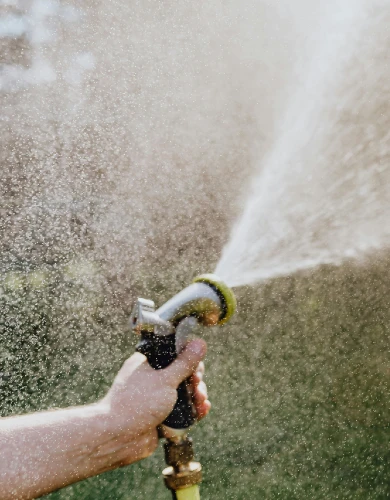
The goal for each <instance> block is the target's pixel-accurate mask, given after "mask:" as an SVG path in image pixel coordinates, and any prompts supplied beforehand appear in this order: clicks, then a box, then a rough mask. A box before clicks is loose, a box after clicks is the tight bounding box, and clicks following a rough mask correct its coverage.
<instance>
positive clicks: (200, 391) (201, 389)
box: [193, 382, 207, 403]
mask: <svg viewBox="0 0 390 500" xmlns="http://www.w3.org/2000/svg"><path fill="white" fill-rule="evenodd" d="M193 399H194V401H195V402H196V403H197V402H199V403H202V402H203V401H205V400H206V399H207V387H206V384H205V383H204V382H199V384H198V385H197V386H196V388H195V390H194V396H193Z"/></svg>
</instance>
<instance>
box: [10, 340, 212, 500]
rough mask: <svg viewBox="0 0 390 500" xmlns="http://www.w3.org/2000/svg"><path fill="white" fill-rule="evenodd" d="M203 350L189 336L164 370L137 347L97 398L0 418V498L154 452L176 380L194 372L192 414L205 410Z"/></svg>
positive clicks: (24, 495)
mask: <svg viewBox="0 0 390 500" xmlns="http://www.w3.org/2000/svg"><path fill="white" fill-rule="evenodd" d="M205 353H206V345H205V343H204V342H203V341H202V340H199V339H197V340H194V341H192V342H190V343H189V344H188V345H187V347H186V348H185V349H184V350H183V352H182V353H181V354H180V355H179V356H178V358H177V359H176V360H175V361H174V362H173V363H172V364H171V365H170V366H168V367H167V368H165V369H163V370H153V369H152V368H151V367H150V366H149V364H148V363H147V360H146V358H145V356H143V355H142V354H140V353H136V354H134V355H133V356H131V357H130V358H129V359H128V360H127V361H126V362H125V363H124V365H123V367H122V368H121V370H120V371H119V373H118V375H117V376H116V378H115V380H114V382H113V384H112V386H111V388H110V390H109V391H108V393H107V395H106V396H105V397H104V398H103V399H102V400H100V401H98V402H97V403H94V404H89V405H85V406H80V407H74V408H67V409H63V410H52V411H46V412H39V413H33V414H29V415H22V416H16V417H7V418H3V419H0V464H1V466H0V498H1V499H2V500H11V499H12V500H15V499H30V498H37V497H39V496H41V495H43V494H46V493H49V492H51V491H54V490H56V489H58V488H62V487H64V486H66V485H69V484H71V483H74V482H76V481H80V480H81V479H85V478H87V477H90V476H94V475H96V474H100V473H101V472H105V471H108V470H111V469H115V468H117V467H122V466H124V465H129V464H131V463H133V462H136V461H137V460H140V459H142V458H145V457H147V456H149V455H150V454H152V453H153V451H154V450H155V449H156V446H157V444H158V436H157V427H158V425H160V424H161V423H162V422H163V420H164V419H165V418H166V417H167V416H168V415H169V413H170V412H171V411H172V409H173V406H174V404H175V401H176V387H177V386H178V385H179V383H180V382H181V381H182V380H185V379H186V378H188V377H189V376H191V375H192V382H193V386H194V402H195V406H196V409H197V413H198V418H202V417H203V416H205V415H206V414H207V413H208V411H209V409H210V402H209V401H208V400H207V392H206V387H205V385H204V382H203V381H202V376H203V370H204V368H203V363H201V359H202V358H203V357H204V355H205Z"/></svg>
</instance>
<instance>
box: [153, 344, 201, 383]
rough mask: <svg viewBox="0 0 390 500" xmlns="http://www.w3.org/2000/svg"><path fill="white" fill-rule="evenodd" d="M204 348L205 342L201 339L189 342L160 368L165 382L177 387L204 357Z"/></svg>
mask: <svg viewBox="0 0 390 500" xmlns="http://www.w3.org/2000/svg"><path fill="white" fill-rule="evenodd" d="M206 350H207V348H206V342H204V341H203V340H201V339H195V340H192V341H191V342H189V343H188V344H187V346H186V347H185V349H184V350H183V352H181V353H180V354H179V356H178V357H177V359H176V360H175V361H174V362H173V363H172V364H170V365H169V366H167V368H164V369H163V370H161V372H163V373H162V375H163V377H164V379H165V381H166V383H167V384H169V385H172V386H174V387H177V386H178V385H179V384H180V382H182V381H183V380H185V379H186V378H188V377H189V376H190V375H191V374H192V373H193V372H194V370H195V369H196V367H197V366H198V364H199V362H200V361H201V360H202V358H204V356H205V354H206Z"/></svg>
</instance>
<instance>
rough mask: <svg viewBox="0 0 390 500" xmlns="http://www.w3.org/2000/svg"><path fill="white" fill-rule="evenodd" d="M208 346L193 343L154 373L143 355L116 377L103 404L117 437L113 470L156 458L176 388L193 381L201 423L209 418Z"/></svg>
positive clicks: (203, 343) (128, 361) (200, 341)
mask: <svg viewBox="0 0 390 500" xmlns="http://www.w3.org/2000/svg"><path fill="white" fill-rule="evenodd" d="M205 354H206V344H205V342H204V341H202V340H200V339H197V340H193V341H192V342H190V343H189V344H188V345H187V347H186V348H185V349H184V350H183V352H182V353H181V354H180V355H179V356H178V357H177V359H176V360H175V361H174V362H173V363H172V364H171V365H169V366H168V367H167V368H164V369H162V370H154V369H153V368H151V367H150V366H149V364H148V362H147V359H146V357H145V356H144V355H143V354H140V353H136V354H133V356H131V357H130V358H129V359H128V360H127V361H126V362H125V363H124V365H123V367H122V368H121V370H120V371H119V373H118V375H117V376H116V378H115V380H114V382H113V384H112V386H111V388H110V390H109V392H108V394H107V396H106V397H105V398H104V399H103V400H102V402H101V403H102V404H103V405H104V406H105V407H106V409H107V410H106V412H107V415H108V422H109V423H108V425H109V427H110V429H111V431H112V432H113V433H114V436H115V442H116V446H115V447H114V448H115V450H114V448H113V457H112V466H111V467H110V468H114V467H118V466H122V465H128V464H130V463H133V462H135V461H137V460H140V459H142V458H145V457H147V456H149V455H151V454H152V453H153V452H154V450H155V449H156V447H157V444H158V436H157V427H158V425H160V424H161V423H162V422H163V421H164V420H165V418H166V417H167V416H168V415H169V413H170V412H171V411H172V409H173V407H174V404H175V402H176V398H177V392H176V388H177V387H178V385H179V384H180V382H182V381H183V380H185V379H186V378H188V377H190V376H191V382H192V385H193V400H194V404H195V408H196V411H197V415H198V419H201V418H203V417H204V416H206V415H207V413H208V412H209V410H210V406H211V405H210V402H209V401H208V399H207V389H206V385H205V383H204V382H203V374H204V365H203V363H202V362H201V359H202V358H203V357H204V356H205Z"/></svg>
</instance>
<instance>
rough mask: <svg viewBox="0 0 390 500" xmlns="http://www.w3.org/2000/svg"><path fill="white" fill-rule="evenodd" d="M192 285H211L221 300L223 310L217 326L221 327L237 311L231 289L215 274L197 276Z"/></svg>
mask: <svg viewBox="0 0 390 500" xmlns="http://www.w3.org/2000/svg"><path fill="white" fill-rule="evenodd" d="M193 283H206V284H208V285H211V287H212V288H214V289H215V290H216V292H217V293H218V295H219V296H220V297H221V299H222V300H223V306H224V307H223V310H222V312H221V316H220V318H219V321H218V324H219V325H223V324H224V323H226V322H227V321H229V319H230V318H231V317H232V316H233V314H234V313H235V311H236V309H237V301H236V297H235V295H234V293H233V291H232V289H231V288H229V287H228V286H227V284H226V283H225V282H224V281H222V280H221V278H219V277H218V276H217V275H216V274H211V273H210V274H201V275H200V276H197V277H196V278H195V279H194V281H193Z"/></svg>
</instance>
